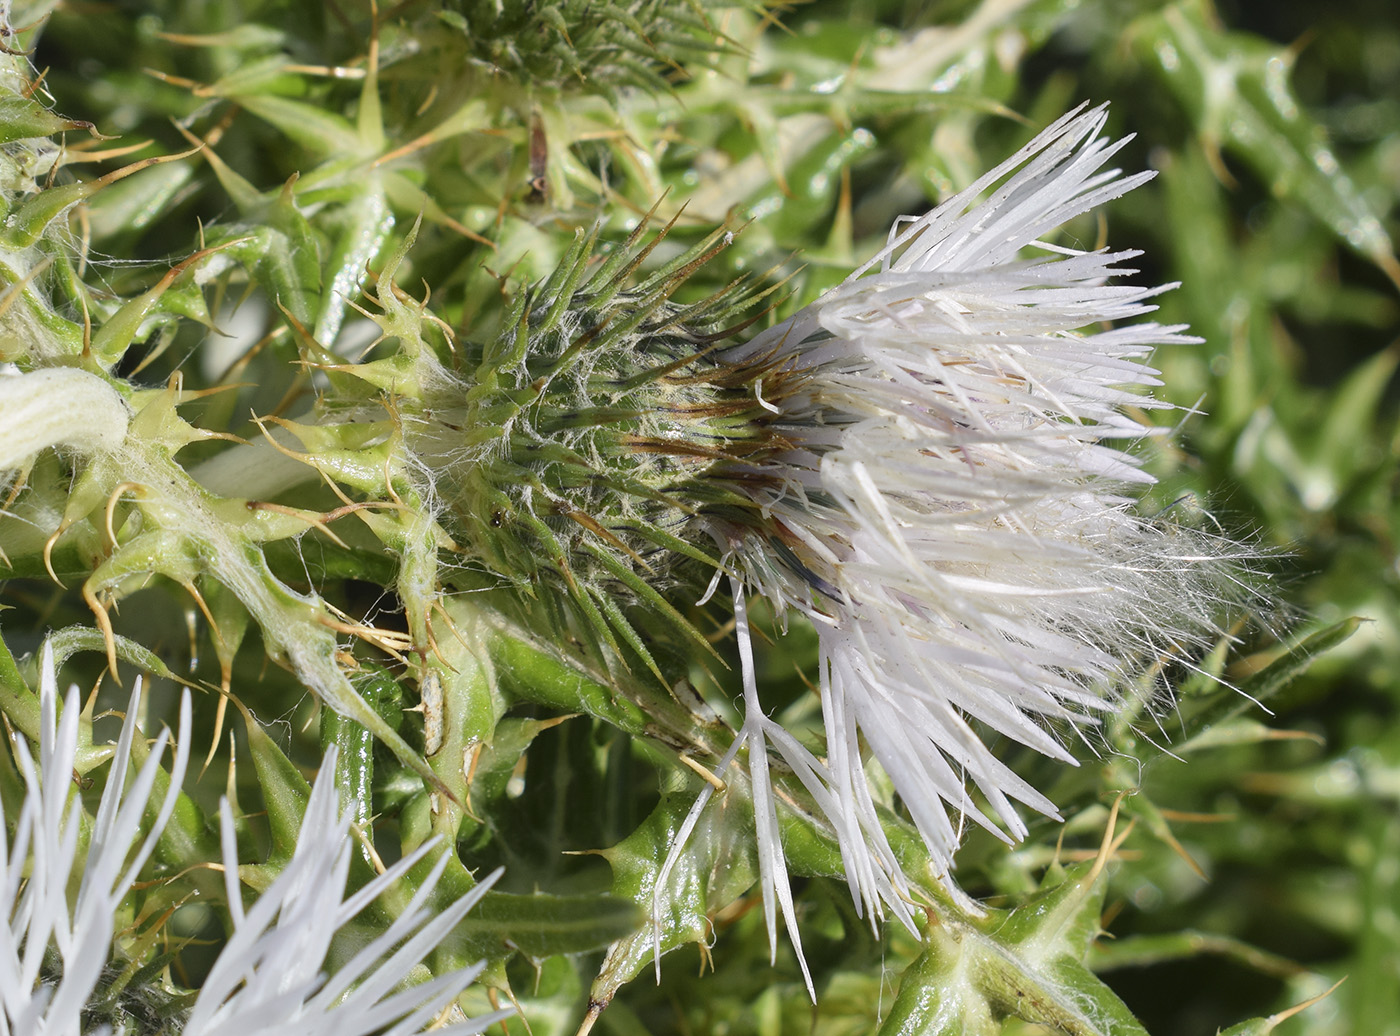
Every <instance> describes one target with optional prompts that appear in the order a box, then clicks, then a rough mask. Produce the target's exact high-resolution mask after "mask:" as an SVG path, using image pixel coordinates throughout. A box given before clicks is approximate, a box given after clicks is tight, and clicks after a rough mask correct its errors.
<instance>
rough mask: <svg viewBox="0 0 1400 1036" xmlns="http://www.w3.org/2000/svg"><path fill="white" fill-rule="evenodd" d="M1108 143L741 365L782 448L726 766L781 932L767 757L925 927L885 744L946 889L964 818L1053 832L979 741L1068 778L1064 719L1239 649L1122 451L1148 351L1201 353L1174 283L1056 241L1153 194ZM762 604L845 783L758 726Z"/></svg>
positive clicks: (998, 199) (755, 574)
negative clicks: (870, 774) (1049, 765)
mask: <svg viewBox="0 0 1400 1036" xmlns="http://www.w3.org/2000/svg"><path fill="white" fill-rule="evenodd" d="M1105 120H1106V112H1105V110H1104V109H1103V108H1095V109H1092V110H1082V109H1081V110H1079V111H1076V112H1073V113H1071V114H1069V115H1067V116H1065V117H1064V118H1062V119H1060V120H1059V121H1057V122H1056V123H1054V124H1053V125H1052V126H1050V127H1048V128H1047V129H1046V130H1045V131H1044V132H1042V133H1041V134H1039V135H1038V136H1037V137H1035V139H1034V140H1032V141H1031V142H1030V143H1029V144H1027V145H1026V146H1025V147H1024V148H1022V149H1021V150H1020V151H1019V152H1018V153H1017V154H1015V155H1014V156H1012V157H1011V158H1010V159H1008V160H1007V161H1006V162H1004V163H1002V164H1001V165H1000V166H998V167H997V168H996V169H993V170H992V171H991V172H989V173H988V174H986V175H985V176H984V177H982V178H981V179H979V180H978V181H977V182H976V183H974V184H972V185H971V186H970V187H968V188H967V189H966V190H965V191H963V192H961V193H959V194H957V195H955V196H953V197H952V198H950V199H948V200H947V201H946V202H944V203H943V204H942V205H940V206H939V207H937V208H936V209H934V210H933V211H932V212H930V213H928V214H927V215H925V216H922V217H919V218H916V219H905V220H901V221H900V222H899V223H897V224H896V226H895V227H894V228H893V229H892V230H891V233H890V238H889V243H888V244H887V245H886V247H885V248H884V249H882V250H881V251H880V252H879V253H878V254H877V255H876V256H875V257H874V258H872V259H871V260H870V261H869V262H868V263H866V264H865V265H864V266H862V267H861V268H860V269H858V270H857V271H855V273H853V274H852V275H851V277H850V278H848V279H847V280H846V281H845V282H844V283H843V284H841V285H840V286H838V287H837V288H835V289H834V290H832V291H831V292H829V293H828V294H827V295H825V296H824V297H822V298H820V299H819V300H817V301H816V302H814V303H813V304H811V305H810V306H808V307H806V308H805V309H803V310H802V311H800V312H799V313H797V314H796V315H795V316H793V317H792V318H791V319H788V320H786V321H783V322H782V323H780V324H778V325H777V326H775V327H772V328H770V329H768V330H766V331H764V332H763V333H761V334H759V335H758V336H756V337H755V338H753V339H752V340H751V341H749V342H747V343H746V344H744V345H742V346H738V347H733V348H730V349H728V350H726V352H725V353H724V356H723V358H724V359H725V360H726V361H727V362H729V363H732V364H738V365H749V366H750V367H754V368H758V367H762V368H764V369H766V371H767V374H766V375H765V377H764V381H763V399H764V401H765V403H766V405H767V406H768V407H769V408H770V410H771V413H770V415H769V417H768V418H767V419H766V421H767V425H768V427H769V429H770V431H771V432H772V433H773V440H772V441H774V442H780V443H782V444H783V445H782V446H781V447H780V448H777V449H774V450H772V451H770V452H767V453H764V454H762V455H754V456H753V457H751V458H749V459H748V460H746V461H744V462H742V463H738V464H734V465H731V467H730V468H729V470H728V472H727V477H728V478H729V479H730V480H731V481H732V484H734V485H736V486H742V487H744V488H745V491H746V492H747V493H748V494H749V497H750V499H751V501H752V502H753V504H754V505H755V506H756V508H757V511H758V513H760V514H761V515H762V516H763V519H764V520H763V521H762V522H761V523H758V524H755V523H753V522H752V521H751V520H748V519H746V520H745V521H744V522H742V523H734V522H730V521H726V520H725V518H724V517H722V516H711V517H710V518H709V520H708V528H709V530H710V532H711V534H712V535H713V536H714V537H715V539H716V540H717V541H718V542H719V544H720V549H721V551H722V552H723V554H724V557H725V565H726V567H727V568H728V569H729V570H730V571H731V572H732V573H733V576H732V578H733V584H734V594H735V600H736V605H737V616H738V619H739V626H740V630H739V635H740V649H741V657H742V659H743V666H744V675H745V699H746V701H745V705H746V711H747V715H746V718H745V722H744V726H743V730H742V731H741V734H740V737H739V738H738V739H737V740H736V741H735V744H734V747H733V748H732V749H731V752H730V756H729V758H727V759H726V760H725V762H724V763H723V764H722V766H721V769H723V768H724V767H725V766H727V765H728V763H729V760H730V759H732V758H733V757H734V755H735V754H736V753H737V751H738V749H739V747H740V746H741V744H747V746H748V749H749V760H750V770H751V773H752V776H753V786H754V799H755V812H756V814H757V824H758V840H759V855H760V863H761V871H762V873H761V881H762V884H763V886H764V889H763V890H764V896H765V900H766V902H767V904H768V906H769V926H770V933H775V928H774V912H775V911H774V907H775V900H776V905H778V906H781V908H782V912H783V913H784V914H786V916H787V922H788V929H789V932H790V933H791V935H792V937H793V939H794V941H797V932H796V929H795V927H794V925H793V922H792V905H791V899H790V893H789V892H788V888H787V878H786V869H785V866H784V862H783V855H782V848H781V843H780V842H779V839H778V835H777V818H776V813H775V810H774V805H773V796H772V793H771V791H769V790H768V789H766V787H764V785H765V782H766V773H767V770H768V761H767V758H766V753H767V747H766V746H767V745H769V744H771V745H772V747H773V748H775V749H776V750H777V752H778V753H779V755H780V756H782V757H783V759H784V760H785V761H786V762H787V763H788V764H789V766H790V767H791V768H792V769H793V771H794V772H795V774H796V776H797V777H798V778H799V780H801V782H802V783H803V784H804V785H805V786H806V787H807V789H808V791H809V792H810V794H811V796H812V798H813V801H814V802H815V804H816V805H817V807H818V808H819V809H820V810H821V811H822V812H823V813H825V814H826V817H827V819H828V820H829V821H830V823H831V825H832V827H833V829H834V830H835V833H836V836H837V838H838V841H839V843H840V847H841V851H842V855H843V858H844V862H845V866H846V872H847V877H848V881H849V883H850V885H851V890H852V893H853V895H854V897H855V899H856V902H857V905H858V907H864V908H867V909H869V910H870V912H871V916H872V919H873V918H874V917H876V916H878V915H881V914H883V912H884V910H885V909H886V908H888V909H889V910H891V911H892V912H893V913H895V914H896V915H897V916H898V917H900V918H901V919H902V920H904V921H905V923H906V924H908V925H909V926H910V927H911V928H913V917H912V914H911V913H910V910H909V903H910V887H909V881H908V878H907V876H906V874H905V872H904V870H903V869H902V867H901V865H900V863H899V862H898V861H897V860H896V858H895V855H894V853H893V851H892V849H891V846H890V843H889V841H888V839H887V837H886V835H885V833H884V830H883V829H882V827H881V824H880V821H879V818H878V816H877V812H876V801H875V796H874V795H873V794H872V791H871V788H870V784H869V782H868V779H867V774H866V771H865V765H866V764H865V759H864V755H863V748H864V746H868V749H869V754H870V755H871V756H873V757H874V760H875V761H876V762H877V763H878V764H879V766H880V767H882V768H883V769H884V771H885V772H886V773H887V774H888V776H889V778H890V781H891V782H892V784H893V788H894V791H895V793H896V794H897V796H898V799H899V801H900V802H901V803H903V805H904V807H905V808H906V809H907V810H908V812H909V815H910V817H911V818H912V819H913V821H914V823H915V825H916V826H917V828H918V830H919V832H920V833H921V835H922V837H923V840H924V842H925V845H926V847H927V850H928V854H929V858H930V869H929V873H928V874H927V875H925V877H926V878H933V879H934V880H937V881H940V882H942V883H944V884H945V885H946V886H948V887H949V888H950V889H951V888H952V886H951V882H950V881H949V880H948V878H947V874H948V869H949V866H950V862H951V858H952V855H953V852H954V850H955V848H956V847H957V844H958V841H959V830H960V825H958V824H957V823H955V820H954V818H953V817H952V816H950V809H951V810H952V811H953V812H954V813H955V814H961V816H963V817H966V818H968V819H970V820H972V821H974V822H976V823H978V824H981V825H983V826H984V827H987V828H988V829H989V830H991V831H993V832H995V833H997V834H998V835H999V836H1001V837H1003V838H1006V839H1008V840H1011V839H1017V838H1020V837H1022V836H1024V835H1025V833H1026V826H1025V822H1024V821H1023V820H1022V818H1021V816H1020V815H1019V814H1018V812H1017V809H1016V806H1015V804H1016V803H1020V804H1023V805H1025V806H1029V807H1031V808H1032V809H1034V810H1036V811H1039V812H1041V813H1045V814H1048V815H1051V816H1055V815H1056V810H1055V805H1054V803H1052V802H1050V801H1049V800H1048V799H1047V798H1046V797H1045V796H1044V795H1043V794H1042V793H1041V792H1040V791H1038V790H1037V789H1036V788H1034V787H1032V786H1031V785H1030V784H1028V783H1027V782H1026V781H1025V780H1024V779H1022V778H1021V777H1020V776H1018V775H1017V774H1016V773H1015V772H1014V771H1012V770H1011V769H1010V768H1009V767H1008V766H1007V765H1006V764H1005V763H1003V762H1002V761H1001V760H999V759H998V758H997V756H996V755H995V754H994V753H993V752H992V751H991V749H990V748H989V747H988V746H987V744H986V743H985V742H984V740H983V736H982V734H981V733H980V732H979V727H980V728H981V729H985V730H990V731H994V732H996V733H998V734H1001V735H1004V736H1006V737H1008V738H1010V739H1012V740H1015V741H1018V742H1020V743H1022V744H1024V745H1028V746H1030V747H1031V748H1034V749H1036V750H1037V751H1039V752H1041V753H1043V754H1045V755H1047V756H1050V757H1052V758H1056V759H1060V760H1063V761H1066V762H1070V763H1073V761H1074V758H1073V756H1072V755H1071V754H1070V753H1069V752H1068V751H1067V750H1066V748H1065V747H1064V746H1063V745H1062V744H1061V742H1060V740H1059V739H1058V738H1057V737H1056V735H1055V734H1054V733H1052V730H1051V728H1050V724H1051V723H1053V722H1061V723H1062V724H1065V725H1068V726H1074V725H1082V724H1086V723H1093V722H1094V716H1095V715H1096V714H1098V713H1101V712H1103V711H1105V710H1109V709H1112V708H1114V707H1115V705H1116V704H1117V703H1118V701H1119V698H1118V691H1119V689H1120V688H1121V687H1122V686H1123V684H1124V683H1125V682H1126V680H1127V679H1128V678H1129V677H1130V675H1131V674H1132V673H1134V672H1135V671H1136V670H1137V669H1138V668H1140V667H1141V666H1142V665H1143V664H1144V663H1146V662H1147V661H1150V660H1151V659H1152V658H1153V657H1156V656H1157V655H1158V654H1166V655H1169V656H1170V655H1178V654H1180V653H1181V652H1183V651H1185V650H1189V649H1190V648H1192V647H1194V646H1196V645H1197V644H1199V643H1201V642H1202V641H1203V640H1204V639H1206V638H1207V637H1209V636H1210V635H1212V634H1215V633H1217V632H1218V627H1217V622H1218V612H1219V609H1220V605H1221V604H1222V602H1223V601H1224V600H1226V599H1227V598H1229V597H1231V596H1232V595H1231V594H1230V593H1229V586H1230V582H1231V579H1232V576H1231V573H1230V568H1231V566H1230V565H1229V563H1228V562H1227V561H1225V560H1224V558H1223V557H1222V553H1224V551H1223V550H1222V548H1221V547H1220V546H1219V545H1215V544H1211V543H1209V542H1208V541H1206V540H1205V538H1204V537H1200V536H1197V535H1195V534H1193V533H1190V532H1187V531H1183V530H1180V529H1177V528H1173V527H1171V526H1169V525H1166V524H1163V523H1161V522H1157V521H1153V520H1152V519H1149V518H1144V517H1143V516H1141V515H1139V514H1138V513H1136V512H1135V510H1134V508H1133V499H1134V497H1135V495H1136V494H1137V492H1138V491H1140V489H1141V487H1143V486H1144V485H1146V484H1149V483H1151V482H1152V478H1151V477H1150V476H1149V475H1148V474H1147V473H1146V472H1144V471H1143V470H1142V468H1141V467H1140V466H1139V460H1138V458H1137V457H1136V456H1135V455H1134V454H1133V453H1131V452H1125V451H1124V450H1123V449H1120V448H1118V446H1117V445H1116V443H1117V442H1119V441H1122V440H1134V439H1138V438H1141V437H1143V436H1144V435H1145V434H1147V432H1146V430H1145V429H1144V428H1143V427H1142V426H1141V425H1139V424H1138V423H1137V422H1135V421H1133V420H1131V419H1130V418H1129V417H1127V416H1126V415H1125V413H1124V408H1125V407H1127V406H1130V405H1131V406H1133V407H1137V408H1143V407H1161V406H1165V405H1166V404H1164V403H1162V402H1160V401H1157V400H1154V399H1152V398H1151V397H1150V396H1149V395H1147V394H1146V393H1147V392H1148V391H1149V390H1150V389H1151V388H1152V387H1153V386H1155V385H1157V384H1159V382H1158V380H1157V372H1156V371H1154V370H1153V369H1152V368H1151V367H1150V366H1148V364H1147V359H1148V357H1149V355H1150V353H1151V351H1152V349H1153V348H1154V347H1156V346H1159V345H1172V344H1182V343H1188V342H1194V341H1197V340H1196V339H1192V338H1188V337H1185V336H1183V335H1182V334H1181V331H1182V330H1183V329H1182V328H1181V327H1170V326H1161V325H1159V324H1156V323H1153V322H1150V321H1146V322H1143V321H1139V322H1132V321H1135V320H1136V319H1137V318H1139V317H1142V316H1143V315H1145V314H1147V313H1149V312H1150V311H1151V310H1152V309H1153V308H1154V307H1153V306H1152V305H1151V303H1150V301H1149V300H1150V299H1151V298H1152V297H1153V296H1154V295H1156V294H1158V293H1159V292H1161V291H1164V290H1166V289H1167V288H1169V287H1172V286H1171V285H1168V286H1164V287H1137V286H1132V285H1119V284H1115V283H1113V279H1114V278H1117V277H1120V276H1122V275H1125V274H1130V273H1132V272H1134V271H1132V270H1130V269H1127V268H1125V267H1124V266H1123V263H1124V262H1126V261H1127V260H1130V259H1131V258H1132V257H1133V256H1135V255H1137V254H1138V253H1136V252H1108V251H1080V250H1076V249H1071V248H1066V247H1062V246H1060V245H1056V244H1051V243H1048V242H1045V241H1044V240H1042V238H1043V237H1044V236H1045V235H1047V234H1049V233H1050V232H1051V231H1053V230H1055V229H1056V228H1057V227H1059V226H1060V225H1061V224H1063V223H1064V222H1065V221H1066V220H1068V219H1070V218H1072V217H1074V216H1077V215H1080V214H1082V213H1084V212H1087V211H1089V210H1091V209H1093V208H1094V207H1095V206H1097V205H1100V204H1102V203H1103V202H1105V201H1108V200H1110V199H1112V198H1115V197H1117V196H1119V195H1121V194H1123V193H1125V192H1127V191H1129V190H1132V189H1133V188H1134V187H1136V186H1138V185H1140V184H1141V183H1143V182H1144V181H1145V180H1147V179H1149V178H1150V177H1151V175H1152V174H1151V173H1139V174H1136V175H1132V176H1126V177H1124V176H1120V174H1119V172H1118V171H1117V170H1115V169H1106V168H1105V165H1106V164H1107V163H1108V162H1109V160H1110V159H1111V158H1112V157H1113V155H1114V154H1115V153H1116V152H1117V151H1118V150H1119V149H1120V148H1121V147H1122V146H1123V144H1124V143H1126V141H1120V142H1118V143H1111V142H1109V141H1108V140H1106V139H1104V138H1102V137H1100V136H1099V134H1100V132H1101V130H1102V128H1103V125H1104V122H1105ZM1109 325H1113V326H1109ZM752 513H753V512H749V515H752ZM747 594H758V595H761V596H763V597H765V598H767V599H768V600H769V601H770V602H771V603H772V604H773V606H774V607H775V608H776V609H777V610H778V611H779V612H782V611H785V610H787V611H795V612H798V613H800V614H802V615H804V616H806V617H807V618H808V619H809V620H810V621H811V623H812V624H813V626H814V627H815V628H816V631H817V634H818V637H819V642H820V665H821V672H820V694H821V704H822V713H823V719H824V724H825V728H826V757H825V759H824V760H821V759H818V758H816V757H815V756H813V755H812V753H811V752H809V751H808V750H807V749H806V748H804V747H803V746H802V745H801V744H800V743H798V742H797V741H796V739H794V738H793V737H792V735H791V734H789V733H788V732H787V731H785V730H783V729H782V728H781V727H780V726H778V725H777V724H776V723H775V722H774V721H772V720H771V719H769V718H768V717H767V716H766V715H765V714H764V711H763V706H762V702H761V700H760V696H759V692H758V688H757V686H756V681H755V678H754V669H753V663H752V659H751V657H750V650H749V635H748V632H747V629H746V625H747V612H746V607H745V604H744V597H745V595H747ZM969 782H970V783H971V784H972V785H975V786H976V788H977V789H978V791H980V792H981V795H982V798H983V800H984V802H985V806H984V805H981V804H979V803H978V802H977V801H976V800H974V798H973V797H972V795H971V794H970V792H969V789H968V784H969ZM706 794H707V795H708V792H707V793H706ZM677 851H678V850H677ZM799 945H800V944H799Z"/></svg>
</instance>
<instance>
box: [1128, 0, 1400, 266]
mask: <svg viewBox="0 0 1400 1036" xmlns="http://www.w3.org/2000/svg"><path fill="white" fill-rule="evenodd" d="M1130 32H1131V38H1132V39H1133V41H1134V43H1135V45H1136V47H1137V49H1138V51H1139V53H1140V54H1141V55H1142V57H1143V59H1144V60H1145V62H1146V63H1147V64H1148V65H1149V66H1150V67H1153V68H1155V69H1156V70H1157V71H1158V73H1159V74H1160V75H1161V78H1162V80H1163V82H1165V83H1166V85H1167V88H1168V89H1169V90H1170V91H1171V92H1172V93H1173V95H1174V96H1175V97H1176V99H1177V100H1178V101H1179V102H1180V103H1181V105H1182V106H1183V107H1184V108H1186V110H1187V111H1188V112H1189V113H1190V115H1191V117H1192V121H1193V122H1194V124H1195V125H1196V126H1197V127H1198V132H1199V133H1200V134H1201V136H1202V138H1203V142H1204V144H1205V146H1206V148H1207V150H1208V152H1214V151H1215V150H1216V149H1217V148H1218V146H1220V145H1224V146H1225V147H1227V148H1229V149H1230V150H1231V152H1233V153H1234V154H1237V155H1239V156H1240V157H1241V158H1242V159H1243V160H1244V161H1245V162H1246V163H1247V164H1248V165H1249V166H1250V167H1251V168H1252V169H1253V170H1254V172H1255V174H1256V175H1258V176H1259V178H1260V179H1261V180H1263V181H1264V184H1265V185H1266V186H1267V187H1268V188H1269V189H1270V190H1271V191H1272V192H1273V193H1274V195H1275V196H1276V197H1278V198H1280V199H1287V200H1289V201H1292V202H1294V203H1296V204H1298V205H1300V206H1302V207H1303V208H1305V209H1307V210H1308V211H1309V212H1310V213H1312V215H1313V216H1314V217H1315V218H1317V219H1319V220H1321V221H1322V222H1323V223H1325V224H1326V225H1327V226H1328V227H1329V228H1331V230H1332V232H1333V233H1334V234H1336V235H1337V237H1338V238H1340V239H1341V240H1342V241H1343V242H1345V243H1346V244H1347V245H1348V246H1349V247H1351V248H1353V249H1355V250H1356V251H1357V252H1359V253H1361V254H1362V255H1364V256H1366V257H1367V258H1369V259H1370V260H1371V261H1372V262H1374V263H1375V264H1376V265H1377V266H1379V267H1380V268H1381V269H1382V270H1384V271H1385V273H1386V275H1387V276H1389V277H1390V279H1391V280H1392V281H1395V282H1396V284H1397V285H1400V263H1397V261H1396V258H1395V251H1394V247H1393V245H1392V243H1391V240H1390V237H1389V235H1388V234H1387V233H1386V231H1385V228H1384V227H1383V225H1382V223H1381V219H1380V214H1379V213H1377V212H1376V211H1375V209H1374V208H1373V207H1372V206H1371V204H1370V202H1369V201H1368V200H1367V198H1366V196H1365V195H1364V194H1362V192H1361V191H1360V190H1358V189H1357V186H1356V184H1355V183H1353V182H1352V180H1351V178H1350V177H1349V176H1347V174H1346V172H1345V171H1343V169H1342V167H1341V164H1340V162H1339V161H1338V159H1337V157H1336V154H1335V153H1334V152H1333V151H1332V149H1331V148H1330V146H1329V145H1328V141H1327V136H1326V133H1325V132H1324V130H1323V128H1322V126H1320V125H1319V124H1318V123H1317V122H1316V120H1314V119H1313V118H1312V117H1311V116H1309V115H1308V114H1307V113H1306V112H1305V111H1304V110H1303V108H1302V106H1301V105H1300V104H1299V103H1298V100H1297V98H1296V96H1295V95H1294V93H1293V90H1292V87H1291V86H1290V85H1289V82H1288V79H1289V74H1290V73H1291V71H1292V67H1293V60H1294V54H1293V52H1292V51H1290V50H1285V49H1283V48H1280V47H1278V46H1276V45H1274V44H1272V43H1270V42H1268V41H1266V40H1264V39H1262V38H1260V37H1258V36H1253V35H1250V34H1248V33H1239V32H1225V31H1223V29H1222V28H1221V27H1220V25H1219V24H1218V23H1217V22H1216V20H1215V18H1214V14H1213V12H1212V11H1211V10H1210V7H1209V6H1208V4H1207V3H1206V2H1205V0H1181V2H1178V3H1174V4H1171V5H1169V6H1168V7H1167V8H1166V9H1165V10H1163V11H1162V12H1161V13H1160V14H1153V15H1150V16H1148V17H1146V18H1143V19H1141V20H1139V21H1138V22H1136V23H1134V25H1133V27H1132V29H1131V30H1130ZM1221 168H1223V167H1221ZM1226 175H1228V174H1226Z"/></svg>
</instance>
